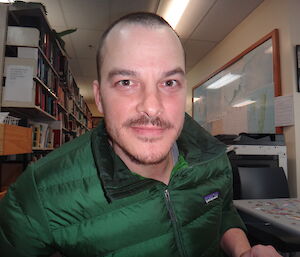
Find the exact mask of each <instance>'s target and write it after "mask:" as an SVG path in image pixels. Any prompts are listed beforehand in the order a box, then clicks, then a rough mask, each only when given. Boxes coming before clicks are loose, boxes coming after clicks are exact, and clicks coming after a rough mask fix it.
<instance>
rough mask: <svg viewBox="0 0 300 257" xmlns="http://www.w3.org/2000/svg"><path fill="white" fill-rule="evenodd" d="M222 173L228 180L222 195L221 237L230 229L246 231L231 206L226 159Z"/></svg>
mask: <svg viewBox="0 0 300 257" xmlns="http://www.w3.org/2000/svg"><path fill="white" fill-rule="evenodd" d="M224 173H225V176H226V177H227V180H228V186H227V187H226V188H225V194H224V202H223V213H222V227H221V233H220V234H221V235H223V234H224V233H225V232H226V231H227V230H228V229H230V228H240V229H242V230H244V231H246V227H245V225H244V223H243V221H242V219H241V218H240V216H239V214H238V212H237V210H236V208H235V207H234V206H233V201H232V198H233V192H232V191H233V189H232V171H231V165H230V162H229V160H228V159H227V165H226V166H225V167H224Z"/></svg>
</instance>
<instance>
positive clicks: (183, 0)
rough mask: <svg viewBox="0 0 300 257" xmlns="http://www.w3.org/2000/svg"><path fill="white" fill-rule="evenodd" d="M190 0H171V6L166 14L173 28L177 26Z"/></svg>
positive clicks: (166, 18) (165, 16)
mask: <svg viewBox="0 0 300 257" xmlns="http://www.w3.org/2000/svg"><path fill="white" fill-rule="evenodd" d="M189 1H190V0H169V6H168V8H167V11H166V12H165V14H164V15H162V16H163V17H164V18H165V20H166V21H167V22H168V23H169V24H170V25H171V27H172V28H173V29H175V28H176V26H177V24H178V22H179V20H180V18H181V16H182V15H183V13H184V10H185V9H186V7H187V5H188V3H189Z"/></svg>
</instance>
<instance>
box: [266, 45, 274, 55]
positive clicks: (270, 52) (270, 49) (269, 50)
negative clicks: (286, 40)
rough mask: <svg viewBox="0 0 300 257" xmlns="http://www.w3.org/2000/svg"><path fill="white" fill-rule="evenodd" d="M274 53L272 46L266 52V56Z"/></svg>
mask: <svg viewBox="0 0 300 257" xmlns="http://www.w3.org/2000/svg"><path fill="white" fill-rule="evenodd" d="M272 53H273V47H272V46H270V47H268V48H267V49H266V50H265V54H272Z"/></svg>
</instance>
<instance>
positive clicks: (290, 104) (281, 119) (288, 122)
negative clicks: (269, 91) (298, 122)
mask: <svg viewBox="0 0 300 257" xmlns="http://www.w3.org/2000/svg"><path fill="white" fill-rule="evenodd" d="M274 107H275V126H276V127H282V126H292V125H294V101H293V96H292V95H285V96H277V97H275V102H274Z"/></svg>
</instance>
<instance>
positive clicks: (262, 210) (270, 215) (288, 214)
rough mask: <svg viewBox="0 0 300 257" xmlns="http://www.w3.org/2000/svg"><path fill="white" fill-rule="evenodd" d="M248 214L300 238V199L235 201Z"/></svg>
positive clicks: (235, 204) (237, 206)
mask: <svg viewBox="0 0 300 257" xmlns="http://www.w3.org/2000/svg"><path fill="white" fill-rule="evenodd" d="M233 202H234V206H235V207H236V208H237V209H238V210H241V211H243V212H245V213H247V214H251V215H253V216H255V217H257V218H260V219H262V220H264V221H265V222H269V223H271V224H274V225H276V226H278V227H280V228H282V229H285V230H287V231H288V232H290V233H293V234H297V235H299V236H300V198H279V199H249V200H234V201H233Z"/></svg>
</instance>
